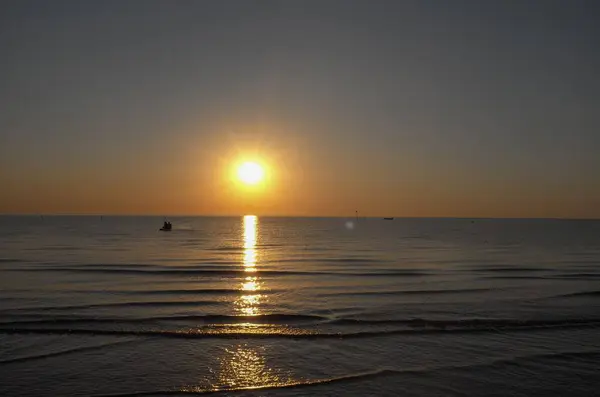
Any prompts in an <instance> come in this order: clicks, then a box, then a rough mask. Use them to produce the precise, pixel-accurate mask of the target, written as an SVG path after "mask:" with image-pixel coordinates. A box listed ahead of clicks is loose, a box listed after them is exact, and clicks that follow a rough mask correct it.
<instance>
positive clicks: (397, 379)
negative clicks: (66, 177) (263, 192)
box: [0, 215, 600, 396]
mask: <svg viewBox="0 0 600 397" xmlns="http://www.w3.org/2000/svg"><path fill="white" fill-rule="evenodd" d="M164 220H165V218H163V217H137V216H122V217H117V216H114V217H113V216H2V217H0V224H1V225H2V227H1V228H0V302H1V306H0V395H2V396H172V395H188V394H192V395H193V394H198V395H204V394H207V395H213V394H214V395H223V396H229V395H232V396H598V395H600V221H597V220H560V219H553V220H551V219H413V218H406V219H404V218H396V219H393V220H384V219H381V218H360V217H359V218H356V217H350V218H283V217H256V216H252V215H247V216H240V217H171V218H169V219H168V220H169V221H171V222H172V224H173V230H172V231H169V232H164V231H159V228H160V227H161V226H162V224H163V221H164Z"/></svg>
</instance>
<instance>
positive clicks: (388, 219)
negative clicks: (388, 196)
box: [383, 218, 394, 221]
mask: <svg viewBox="0 0 600 397" xmlns="http://www.w3.org/2000/svg"><path fill="white" fill-rule="evenodd" d="M383 220H386V221H393V220H394V218H383Z"/></svg>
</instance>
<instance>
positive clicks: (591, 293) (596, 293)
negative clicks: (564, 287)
mask: <svg viewBox="0 0 600 397" xmlns="http://www.w3.org/2000/svg"><path fill="white" fill-rule="evenodd" d="M575 296H600V291H581V292H573V293H570V294H563V295H557V297H564V298H569V297H575Z"/></svg>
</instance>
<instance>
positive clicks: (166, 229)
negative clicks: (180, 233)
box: [158, 222, 173, 232]
mask: <svg viewBox="0 0 600 397" xmlns="http://www.w3.org/2000/svg"><path fill="white" fill-rule="evenodd" d="M158 230H160V231H163V232H170V231H171V230H173V225H172V224H171V222H165V224H164V225H163V227H161V228H160V229H158Z"/></svg>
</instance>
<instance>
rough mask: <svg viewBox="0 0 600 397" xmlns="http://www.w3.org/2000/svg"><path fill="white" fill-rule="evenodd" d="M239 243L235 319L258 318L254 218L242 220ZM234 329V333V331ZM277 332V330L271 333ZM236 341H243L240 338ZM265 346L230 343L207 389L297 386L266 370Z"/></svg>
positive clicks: (253, 328) (249, 328)
mask: <svg viewBox="0 0 600 397" xmlns="http://www.w3.org/2000/svg"><path fill="white" fill-rule="evenodd" d="M240 234H241V242H242V243H243V247H244V253H243V258H242V266H243V269H244V276H243V278H242V280H240V281H241V282H240V281H238V282H240V284H238V288H237V289H239V291H240V296H239V297H238V298H237V299H236V300H235V302H234V310H235V312H236V313H237V314H238V315H239V316H259V315H261V314H263V313H262V312H261V310H260V305H261V303H263V300H264V299H265V297H264V295H262V294H260V293H259V291H260V290H262V289H264V288H263V285H262V284H263V283H262V281H261V280H260V277H259V275H260V271H258V269H257V266H258V259H259V258H260V256H259V255H258V253H257V241H258V240H259V227H258V218H257V217H256V216H254V215H246V216H244V218H243V220H242V228H241V233H240ZM227 328H229V331H228V330H225V329H221V330H220V331H218V332H221V333H222V332H236V333H237V332H240V331H241V333H249V334H255V333H270V332H273V328H278V329H279V328H280V327H278V326H273V325H270V324H253V323H252V322H251V321H248V322H244V323H237V324H235V325H234V324H232V325H230V326H228V327H227ZM236 329H237V330H236ZM280 331H284V330H280ZM275 332H277V331H275ZM240 338H243V336H242V335H240ZM268 349H269V345H268V344H266V345H263V344H257V343H243V342H239V343H234V344H232V345H229V346H226V347H224V348H223V349H222V353H221V355H220V356H219V357H218V365H219V368H218V370H217V371H215V372H216V378H215V379H213V380H212V381H211V382H210V384H211V386H210V390H213V391H216V390H238V389H256V388H262V387H278V386H286V385H290V384H294V383H297V382H298V381H297V380H294V379H293V377H292V376H291V372H289V371H287V372H285V371H282V370H280V369H278V368H274V367H270V366H269V365H268V364H267V360H266V354H265V353H266V351H267V350H268ZM205 390H206V389H203V388H202V387H200V386H192V387H185V388H183V389H182V391H188V392H189V391H192V392H203V391H205Z"/></svg>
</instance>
